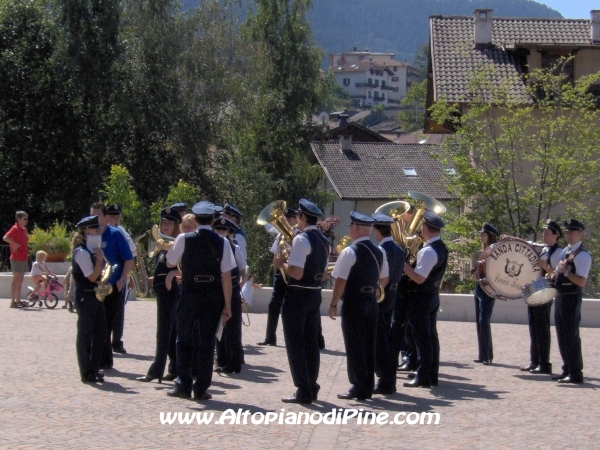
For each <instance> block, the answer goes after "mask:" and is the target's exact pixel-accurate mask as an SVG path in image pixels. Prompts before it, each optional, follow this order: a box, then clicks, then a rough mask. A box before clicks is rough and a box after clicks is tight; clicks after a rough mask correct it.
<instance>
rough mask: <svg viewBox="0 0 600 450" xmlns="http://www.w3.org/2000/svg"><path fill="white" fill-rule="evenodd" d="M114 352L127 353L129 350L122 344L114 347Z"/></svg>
mask: <svg viewBox="0 0 600 450" xmlns="http://www.w3.org/2000/svg"><path fill="white" fill-rule="evenodd" d="M113 352H115V353H123V354H125V353H127V350H125V348H124V347H123V346H122V345H121V346H120V347H113Z"/></svg>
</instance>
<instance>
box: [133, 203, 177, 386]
mask: <svg viewBox="0 0 600 450" xmlns="http://www.w3.org/2000/svg"><path fill="white" fill-rule="evenodd" d="M180 223H181V216H180V215H179V213H178V212H177V211H175V210H174V209H172V208H170V207H167V208H163V209H162V210H161V212H160V226H159V229H160V232H161V233H162V234H164V235H165V236H170V237H172V238H175V237H177V236H178V235H179V224H180ZM166 255H167V250H164V249H163V250H161V251H159V252H158V253H157V255H156V268H155V269H154V282H153V284H152V287H153V289H154V293H155V294H156V352H155V353H154V361H153V362H152V364H151V365H150V368H149V369H148V373H147V374H146V375H145V376H143V377H138V378H136V379H137V380H138V381H142V382H145V383H148V382H150V381H153V380H155V379H157V378H158V382H159V383H160V382H162V380H163V379H164V380H166V381H172V380H174V379H175V378H177V363H176V361H177V358H176V337H177V331H176V328H175V318H176V316H175V311H176V310H177V305H178V304H179V284H177V283H176V282H174V281H173V276H174V275H175V272H177V269H175V268H172V267H167V259H166ZM171 272H173V273H171ZM167 356H168V357H169V368H168V373H167V376H166V377H164V378H163V374H164V372H165V366H166V364H167Z"/></svg>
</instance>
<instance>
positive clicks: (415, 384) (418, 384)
mask: <svg viewBox="0 0 600 450" xmlns="http://www.w3.org/2000/svg"><path fill="white" fill-rule="evenodd" d="M402 386H404V387H410V388H416V387H425V388H428V387H431V384H429V383H422V382H420V381H417V379H416V378H415V379H413V380H412V381H409V382H408V383H404V384H403V385H402Z"/></svg>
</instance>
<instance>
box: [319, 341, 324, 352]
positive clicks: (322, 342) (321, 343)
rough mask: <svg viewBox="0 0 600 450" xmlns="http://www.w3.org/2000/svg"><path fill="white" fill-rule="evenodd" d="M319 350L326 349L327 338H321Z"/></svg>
mask: <svg viewBox="0 0 600 450" xmlns="http://www.w3.org/2000/svg"><path fill="white" fill-rule="evenodd" d="M319 350H325V339H319Z"/></svg>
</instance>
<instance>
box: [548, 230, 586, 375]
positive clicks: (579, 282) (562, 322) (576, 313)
mask: <svg viewBox="0 0 600 450" xmlns="http://www.w3.org/2000/svg"><path fill="white" fill-rule="evenodd" d="M564 227H565V230H566V231H565V239H566V241H567V244H569V245H568V246H567V247H566V248H565V249H563V251H562V253H561V261H560V262H559V263H558V266H557V267H556V278H555V286H556V289H557V290H558V292H559V295H558V296H557V297H556V302H555V305H554V324H555V326H556V337H557V340H558V349H559V350H560V356H561V357H562V360H563V366H562V373H561V374H560V375H558V376H556V377H553V379H554V380H558V382H559V383H575V384H581V383H583V357H582V355H581V338H580V337H579V323H580V322H581V303H582V301H583V290H582V288H583V286H585V283H586V281H587V277H588V274H589V271H590V267H591V266H592V257H591V256H590V254H589V253H588V252H587V250H585V248H584V247H583V242H581V240H582V239H583V232H584V231H585V225H584V224H583V223H581V222H580V221H578V220H576V219H568V220H566V221H565V222H564Z"/></svg>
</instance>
